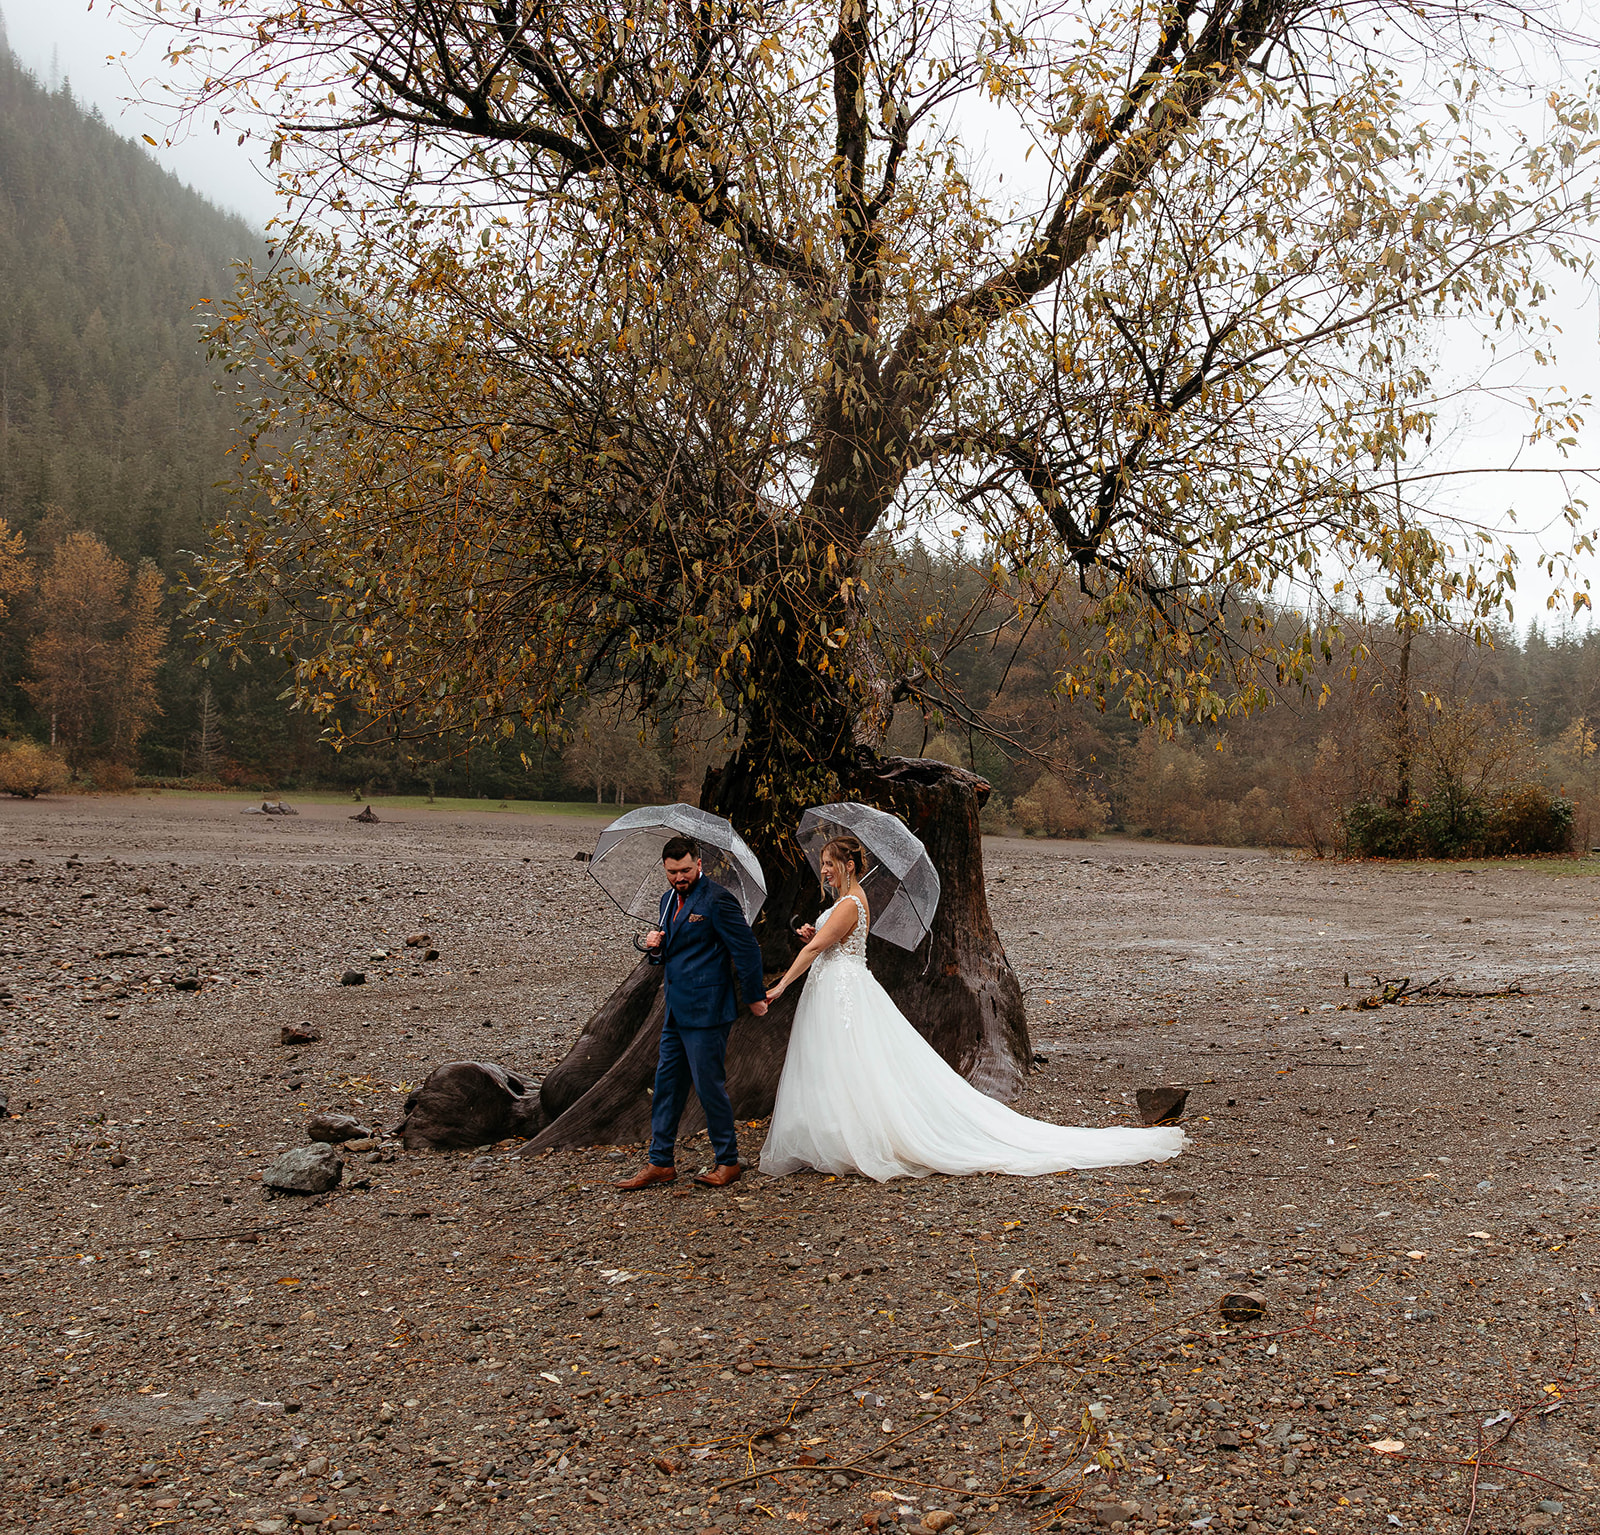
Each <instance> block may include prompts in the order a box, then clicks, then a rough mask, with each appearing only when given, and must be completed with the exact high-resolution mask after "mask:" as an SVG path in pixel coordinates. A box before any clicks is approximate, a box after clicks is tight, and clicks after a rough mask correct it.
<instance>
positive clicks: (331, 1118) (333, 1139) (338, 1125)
mask: <svg viewBox="0 0 1600 1535" xmlns="http://www.w3.org/2000/svg"><path fill="white" fill-rule="evenodd" d="M306 1134H307V1135H309V1136H310V1137H311V1139H312V1140H314V1141H325V1142H327V1143H328V1144H330V1145H334V1146H337V1145H338V1144H339V1143H340V1142H341V1141H370V1140H371V1139H372V1131H370V1130H369V1129H368V1128H367V1127H366V1126H365V1125H364V1124H362V1123H361V1121H360V1120H359V1119H357V1118H355V1116H354V1115H351V1114H313V1115H312V1116H311V1118H310V1119H308V1120H307V1121H306Z"/></svg>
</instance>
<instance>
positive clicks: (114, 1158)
mask: <svg viewBox="0 0 1600 1535" xmlns="http://www.w3.org/2000/svg"><path fill="white" fill-rule="evenodd" d="M106 1161H107V1162H108V1163H109V1164H110V1165H111V1166H112V1167H126V1166H127V1165H128V1159H127V1158H126V1157H125V1156H123V1154H122V1153H121V1152H120V1151H118V1152H114V1153H113V1154H112V1155H111V1156H109V1157H107V1158H106Z"/></svg>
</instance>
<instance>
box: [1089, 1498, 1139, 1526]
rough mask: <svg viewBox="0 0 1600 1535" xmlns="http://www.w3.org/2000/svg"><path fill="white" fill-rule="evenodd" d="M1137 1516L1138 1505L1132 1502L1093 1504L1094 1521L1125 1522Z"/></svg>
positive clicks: (1103, 1522)
mask: <svg viewBox="0 0 1600 1535" xmlns="http://www.w3.org/2000/svg"><path fill="white" fill-rule="evenodd" d="M1138 1516H1139V1505H1138V1504H1137V1503H1133V1502H1126V1503H1096V1504H1095V1506H1094V1517H1095V1519H1096V1521H1097V1522H1098V1523H1100V1524H1104V1525H1112V1524H1127V1523H1128V1522H1129V1521H1131V1520H1133V1519H1136V1518H1138Z"/></svg>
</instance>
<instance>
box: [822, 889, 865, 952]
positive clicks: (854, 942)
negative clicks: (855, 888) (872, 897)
mask: <svg viewBox="0 0 1600 1535" xmlns="http://www.w3.org/2000/svg"><path fill="white" fill-rule="evenodd" d="M845 900H847V901H854V902H855V903H856V911H857V913H858V916H857V919H856V925H855V926H854V927H853V928H851V929H850V936H849V937H848V938H846V939H844V940H843V941H842V942H840V943H836V944H834V946H833V947H832V948H831V949H828V950H827V951H826V952H825V953H824V954H823V955H822V958H824V959H834V958H838V959H853V960H854V961H855V962H856V963H857V964H859V965H864V964H866V962H867V903H866V902H865V901H863V900H862V899H861V897H860V896H858V895H850V896H846V897H845ZM838 909H839V905H838V903H837V902H836V903H835V904H834V905H832V906H830V907H829V908H828V909H827V910H826V911H825V912H823V914H822V915H821V916H820V917H818V918H817V926H818V927H819V928H820V927H821V926H822V925H823V924H824V923H825V922H827V920H828V918H829V917H831V916H832V915H833V914H834V912H836V911H837V910H838Z"/></svg>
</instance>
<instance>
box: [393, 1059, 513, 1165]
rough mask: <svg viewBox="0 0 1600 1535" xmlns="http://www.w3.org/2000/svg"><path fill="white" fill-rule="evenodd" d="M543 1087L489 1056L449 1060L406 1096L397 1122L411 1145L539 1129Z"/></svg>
mask: <svg viewBox="0 0 1600 1535" xmlns="http://www.w3.org/2000/svg"><path fill="white" fill-rule="evenodd" d="M540 1123H541V1116H540V1111H539V1091H538V1089H537V1088H536V1087H535V1086H534V1085H533V1084H531V1083H529V1082H525V1081H523V1080H522V1078H521V1077H517V1076H513V1075H512V1074H511V1073H510V1072H509V1071H507V1070H506V1069H505V1067H504V1066H496V1065H494V1064H493V1063H492V1062H489V1061H446V1062H445V1063H444V1064H443V1065H442V1066H435V1067H434V1068H433V1070H432V1071H430V1072H429V1073H428V1077H427V1080H426V1081H425V1082H424V1083H423V1084H422V1085H421V1086H420V1087H418V1088H416V1089H415V1090H414V1091H413V1092H412V1094H411V1096H410V1097H409V1098H407V1099H406V1110H405V1118H404V1119H402V1120H401V1121H400V1123H399V1125H397V1126H396V1128H395V1133H396V1134H397V1135H398V1136H399V1137H400V1139H401V1140H402V1141H403V1142H404V1144H405V1147H406V1149H407V1150H408V1151H450V1150H452V1149H454V1148H456V1147H460V1146H487V1145H489V1144H491V1143H492V1142H494V1141H502V1140H504V1139H505V1138H506V1137H507V1136H511V1135H521V1136H526V1135H533V1134H535V1133H536V1132H537V1130H538V1129H539V1126H540Z"/></svg>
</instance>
